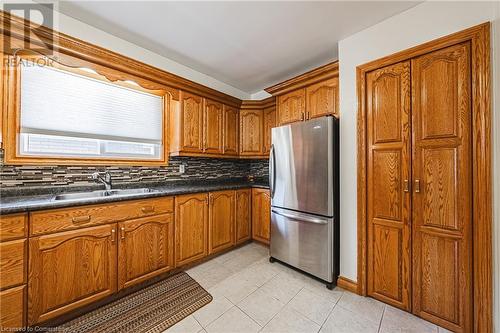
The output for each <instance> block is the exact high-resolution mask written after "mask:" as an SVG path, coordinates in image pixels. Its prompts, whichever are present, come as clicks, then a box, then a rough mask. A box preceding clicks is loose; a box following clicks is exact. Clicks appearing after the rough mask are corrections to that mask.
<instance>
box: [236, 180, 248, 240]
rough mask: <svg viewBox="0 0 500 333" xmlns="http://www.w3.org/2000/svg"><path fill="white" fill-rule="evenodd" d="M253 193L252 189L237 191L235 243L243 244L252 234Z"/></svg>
mask: <svg viewBox="0 0 500 333" xmlns="http://www.w3.org/2000/svg"><path fill="white" fill-rule="evenodd" d="M251 209H252V193H251V190H250V189H244V190H237V191H236V221H235V225H236V226H235V237H234V240H235V243H236V244H241V243H243V242H245V241H247V240H249V239H250V238H251V236H252V210H251Z"/></svg>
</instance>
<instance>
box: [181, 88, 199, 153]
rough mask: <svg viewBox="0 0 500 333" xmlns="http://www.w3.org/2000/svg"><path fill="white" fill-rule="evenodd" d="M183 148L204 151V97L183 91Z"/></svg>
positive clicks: (191, 150)
mask: <svg viewBox="0 0 500 333" xmlns="http://www.w3.org/2000/svg"><path fill="white" fill-rule="evenodd" d="M180 99H181V115H182V122H181V126H180V129H181V133H182V134H181V147H180V148H181V150H183V151H190V152H199V153H200V152H202V151H203V144H202V143H203V142H202V140H203V98H201V97H200V96H197V95H194V94H189V93H187V92H181V95H180Z"/></svg>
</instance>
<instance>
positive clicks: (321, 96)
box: [306, 77, 339, 119]
mask: <svg viewBox="0 0 500 333" xmlns="http://www.w3.org/2000/svg"><path fill="white" fill-rule="evenodd" d="M306 105H307V106H306V114H307V116H306V119H312V118H317V117H323V116H328V115H334V116H336V117H337V118H338V117H339V79H338V77H335V78H331V79H328V80H325V81H322V82H318V83H316V84H313V85H311V86H309V87H307V88H306Z"/></svg>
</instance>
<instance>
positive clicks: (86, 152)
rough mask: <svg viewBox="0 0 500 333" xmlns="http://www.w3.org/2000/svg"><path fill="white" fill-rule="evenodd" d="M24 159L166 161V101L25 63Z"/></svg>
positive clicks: (21, 91) (19, 151) (21, 141)
mask: <svg viewBox="0 0 500 333" xmlns="http://www.w3.org/2000/svg"><path fill="white" fill-rule="evenodd" d="M18 70H19V73H20V82H19V105H18V110H19V112H20V114H19V133H18V134H19V136H18V142H17V154H18V156H19V157H44V158H76V159H86V158H87V159H88V158H91V159H106V160H141V161H144V160H146V161H147V160H150V161H162V160H163V159H164V152H165V150H164V145H165V143H164V142H163V133H164V123H163V119H164V105H165V103H164V101H163V98H164V97H163V96H159V95H158V94H156V93H153V92H149V91H146V90H145V89H142V88H140V87H137V89H135V88H134V86H133V85H132V84H130V83H129V84H117V83H112V82H109V81H107V80H103V79H100V78H99V76H98V75H84V74H85V73H83V71H82V72H81V73H76V72H74V71H69V70H68V71H66V70H61V69H59V68H54V67H51V66H39V65H36V64H34V63H32V62H29V61H26V60H23V61H21V63H20V66H19V68H18Z"/></svg>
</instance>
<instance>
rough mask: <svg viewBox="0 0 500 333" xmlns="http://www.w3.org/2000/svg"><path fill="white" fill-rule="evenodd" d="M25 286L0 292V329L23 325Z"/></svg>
mask: <svg viewBox="0 0 500 333" xmlns="http://www.w3.org/2000/svg"><path fill="white" fill-rule="evenodd" d="M25 290H26V286H19V287H16V288H11V289H7V290H4V291H2V292H0V331H4V330H6V331H7V330H9V329H13V328H22V327H24V295H25V293H26V291H25Z"/></svg>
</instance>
